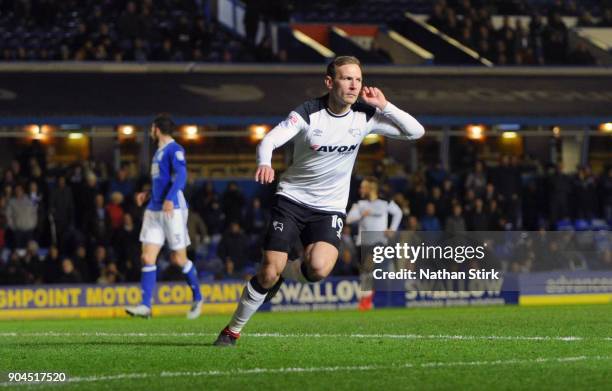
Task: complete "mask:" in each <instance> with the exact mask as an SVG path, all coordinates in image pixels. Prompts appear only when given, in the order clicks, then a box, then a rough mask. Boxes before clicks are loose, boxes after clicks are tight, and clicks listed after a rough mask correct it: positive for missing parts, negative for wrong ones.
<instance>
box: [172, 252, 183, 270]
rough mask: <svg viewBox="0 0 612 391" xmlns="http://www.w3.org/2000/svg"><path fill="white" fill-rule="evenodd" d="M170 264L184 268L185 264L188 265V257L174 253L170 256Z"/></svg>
mask: <svg viewBox="0 0 612 391" xmlns="http://www.w3.org/2000/svg"><path fill="white" fill-rule="evenodd" d="M170 262H172V263H173V264H175V265H177V266H181V267H182V266H185V263H187V257H186V256H183V255H181V254H177V253H172V254H170Z"/></svg>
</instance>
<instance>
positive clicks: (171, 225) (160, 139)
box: [125, 114, 202, 319]
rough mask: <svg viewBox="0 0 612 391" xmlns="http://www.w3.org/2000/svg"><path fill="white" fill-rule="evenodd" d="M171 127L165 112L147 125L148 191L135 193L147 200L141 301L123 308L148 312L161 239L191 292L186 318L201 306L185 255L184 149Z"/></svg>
mask: <svg viewBox="0 0 612 391" xmlns="http://www.w3.org/2000/svg"><path fill="white" fill-rule="evenodd" d="M175 127H176V126H175V124H174V122H173V121H172V119H171V118H170V116H169V115H167V114H161V115H159V116H157V117H156V118H155V119H154V120H153V124H152V125H151V138H152V139H153V140H154V141H156V142H157V144H158V149H157V151H156V152H155V155H154V156H153V162H152V163H151V181H152V184H151V192H150V193H144V192H141V193H138V194H137V195H136V203H137V204H138V206H141V205H142V204H144V203H145V202H146V201H147V199H148V200H149V203H148V205H147V210H146V211H145V214H144V219H143V222H142V229H141V231H140V241H141V242H142V264H143V266H142V273H141V275H140V284H141V287H142V303H141V304H140V305H137V306H133V307H127V308H126V309H125V311H126V312H127V313H128V314H129V315H132V316H140V317H147V318H148V317H150V316H151V298H152V296H153V291H154V290H155V280H156V277H157V266H155V262H156V260H157V255H158V254H159V251H160V250H161V248H162V246H163V245H164V243H165V242H167V243H168V247H169V248H170V250H172V253H171V255H170V259H171V261H172V262H173V263H174V264H176V265H178V266H179V267H181V268H182V269H183V274H184V276H185V280H186V281H187V284H189V286H190V287H191V291H192V293H193V304H192V305H191V309H190V310H189V312H187V318H188V319H195V318H197V317H198V316H200V312H201V310H202V294H201V293H200V284H199V282H198V273H197V271H196V268H195V265H194V264H193V262H191V261H190V260H189V259H187V246H189V245H190V244H191V241H190V240H189V234H188V233H187V212H188V209H187V202H186V201H185V196H184V195H183V188H184V187H185V182H186V180H187V167H186V162H185V150H184V149H183V147H181V146H180V145H179V144H178V143H177V142H176V141H174V139H173V138H172V133H173V132H174V129H175Z"/></svg>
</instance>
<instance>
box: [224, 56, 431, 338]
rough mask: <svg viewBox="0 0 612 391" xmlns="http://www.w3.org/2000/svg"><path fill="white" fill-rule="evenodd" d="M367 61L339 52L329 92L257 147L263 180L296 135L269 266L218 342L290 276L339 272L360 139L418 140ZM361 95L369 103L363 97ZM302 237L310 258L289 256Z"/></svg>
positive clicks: (313, 277)
mask: <svg viewBox="0 0 612 391" xmlns="http://www.w3.org/2000/svg"><path fill="white" fill-rule="evenodd" d="M362 81H363V79H362V73H361V64H360V62H359V60H358V59H357V58H355V57H352V56H341V57H337V58H335V59H334V60H333V61H332V62H331V63H330V64H329V65H328V67H327V74H326V76H325V86H326V88H327V90H328V94H326V95H324V96H322V97H319V98H316V99H312V100H309V101H306V102H304V103H303V104H301V105H300V106H298V107H297V108H296V109H295V110H293V111H292V112H291V113H290V114H289V116H288V117H287V119H286V120H285V121H283V122H281V123H280V124H278V125H277V126H276V127H275V128H274V129H272V130H271V131H270V132H269V133H268V134H267V135H266V136H265V137H264V139H263V140H262V141H261V143H260V144H259V146H258V148H257V164H258V168H257V171H256V172H255V180H256V181H258V182H260V183H262V184H265V183H271V182H273V181H274V169H273V168H272V166H271V161H272V151H273V150H274V149H276V148H278V147H280V146H282V145H284V144H285V143H287V142H288V141H289V140H293V143H294V152H293V164H292V165H291V166H290V167H289V168H288V169H287V171H286V172H285V173H284V174H283V175H282V177H281V178H280V181H279V185H278V188H277V192H276V200H275V204H274V206H273V208H272V215H271V219H270V220H271V223H270V225H269V227H268V232H267V235H266V239H265V242H264V260H263V265H262V266H261V268H260V269H259V271H258V272H257V275H256V276H254V277H253V278H252V279H251V280H250V281H249V282H248V283H247V285H246V287H245V288H244V291H243V292H242V296H241V298H240V303H239V304H238V308H237V309H236V311H235V312H234V315H233V316H232V319H231V320H230V322H229V324H228V325H227V327H225V328H224V329H223V330H222V331H221V333H220V334H219V337H218V338H217V340H216V341H215V345H218V346H234V345H235V344H236V340H237V339H238V338H239V337H240V332H241V330H242V328H243V327H244V325H245V324H246V323H247V321H248V320H249V319H250V318H251V316H252V315H253V314H254V313H255V312H256V311H257V309H258V308H259V307H260V306H261V305H262V304H263V303H264V300H266V298H268V299H269V298H270V297H271V296H272V295H274V293H276V291H277V290H278V288H279V287H280V284H281V282H282V279H281V274H282V277H283V278H289V279H293V280H297V281H301V282H304V283H308V282H318V281H320V280H322V279H324V278H325V277H327V275H328V274H329V273H330V272H331V271H332V269H333V268H334V265H335V263H336V259H337V258H338V246H339V244H340V237H341V233H342V227H343V225H344V216H345V211H346V204H347V202H348V196H349V182H350V178H351V172H352V170H353V165H354V163H355V158H356V157H357V151H358V150H359V146H360V145H361V142H362V141H363V139H364V137H366V136H367V135H368V134H370V133H374V134H380V135H385V136H389V137H394V138H399V139H404V140H414V139H418V138H420V137H421V136H423V134H424V132H425V130H424V128H423V126H422V125H421V124H420V123H419V122H418V121H417V120H416V119H415V118H413V117H412V116H411V115H410V114H408V113H406V112H405V111H402V110H401V109H399V108H398V107H396V106H395V105H393V104H391V103H390V102H388V101H387V99H386V98H385V96H384V94H383V92H382V91H381V90H380V89H378V88H376V87H365V86H363V85H362ZM360 97H361V100H362V102H358V101H357V100H358V98H360ZM298 239H300V240H301V241H302V244H303V245H304V259H303V260H302V261H294V262H290V263H287V254H288V252H289V250H290V248H291V246H292V244H293V243H294V242H295V241H296V240H298Z"/></svg>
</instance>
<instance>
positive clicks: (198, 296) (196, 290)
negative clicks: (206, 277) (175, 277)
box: [183, 260, 202, 301]
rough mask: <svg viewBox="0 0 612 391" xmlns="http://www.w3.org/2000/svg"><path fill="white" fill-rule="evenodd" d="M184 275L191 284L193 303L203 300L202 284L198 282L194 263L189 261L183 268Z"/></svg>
mask: <svg viewBox="0 0 612 391" xmlns="http://www.w3.org/2000/svg"><path fill="white" fill-rule="evenodd" d="M183 274H184V275H185V281H187V284H189V287H190V288H191V292H192V293H193V301H200V300H202V293H201V292H200V282H199V281H198V272H197V271H196V268H195V266H194V265H193V262H191V261H190V260H187V263H186V264H185V266H183Z"/></svg>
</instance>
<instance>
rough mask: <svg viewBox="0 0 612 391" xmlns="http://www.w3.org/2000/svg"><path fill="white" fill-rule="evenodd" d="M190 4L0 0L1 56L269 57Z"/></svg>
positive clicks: (28, 58) (227, 59)
mask: <svg viewBox="0 0 612 391" xmlns="http://www.w3.org/2000/svg"><path fill="white" fill-rule="evenodd" d="M204 3H206V2H202V1H200V0H193V1H172V0H166V1H157V2H155V5H153V1H151V0H146V1H143V2H135V1H127V2H126V1H106V2H102V3H101V2H97V1H56V0H46V1H29V0H22V1H0V37H1V39H0V42H2V43H1V44H0V46H1V49H0V50H1V53H2V54H1V56H0V60H1V61H58V60H61V61H119V62H120V61H136V62H147V61H165V62H168V61H173V62H177V61H210V62H244V61H250V62H252V61H274V60H275V57H274V56H273V55H272V53H271V52H270V51H269V50H267V49H266V48H265V47H263V46H261V45H260V46H258V47H255V46H252V45H250V44H249V42H248V41H247V40H245V39H241V38H240V37H238V36H237V35H235V34H232V33H231V32H229V31H227V30H226V29H224V28H223V27H222V26H220V25H219V23H217V22H216V21H215V20H212V19H210V18H207V17H206V15H205V10H206V8H205V4H204Z"/></svg>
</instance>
